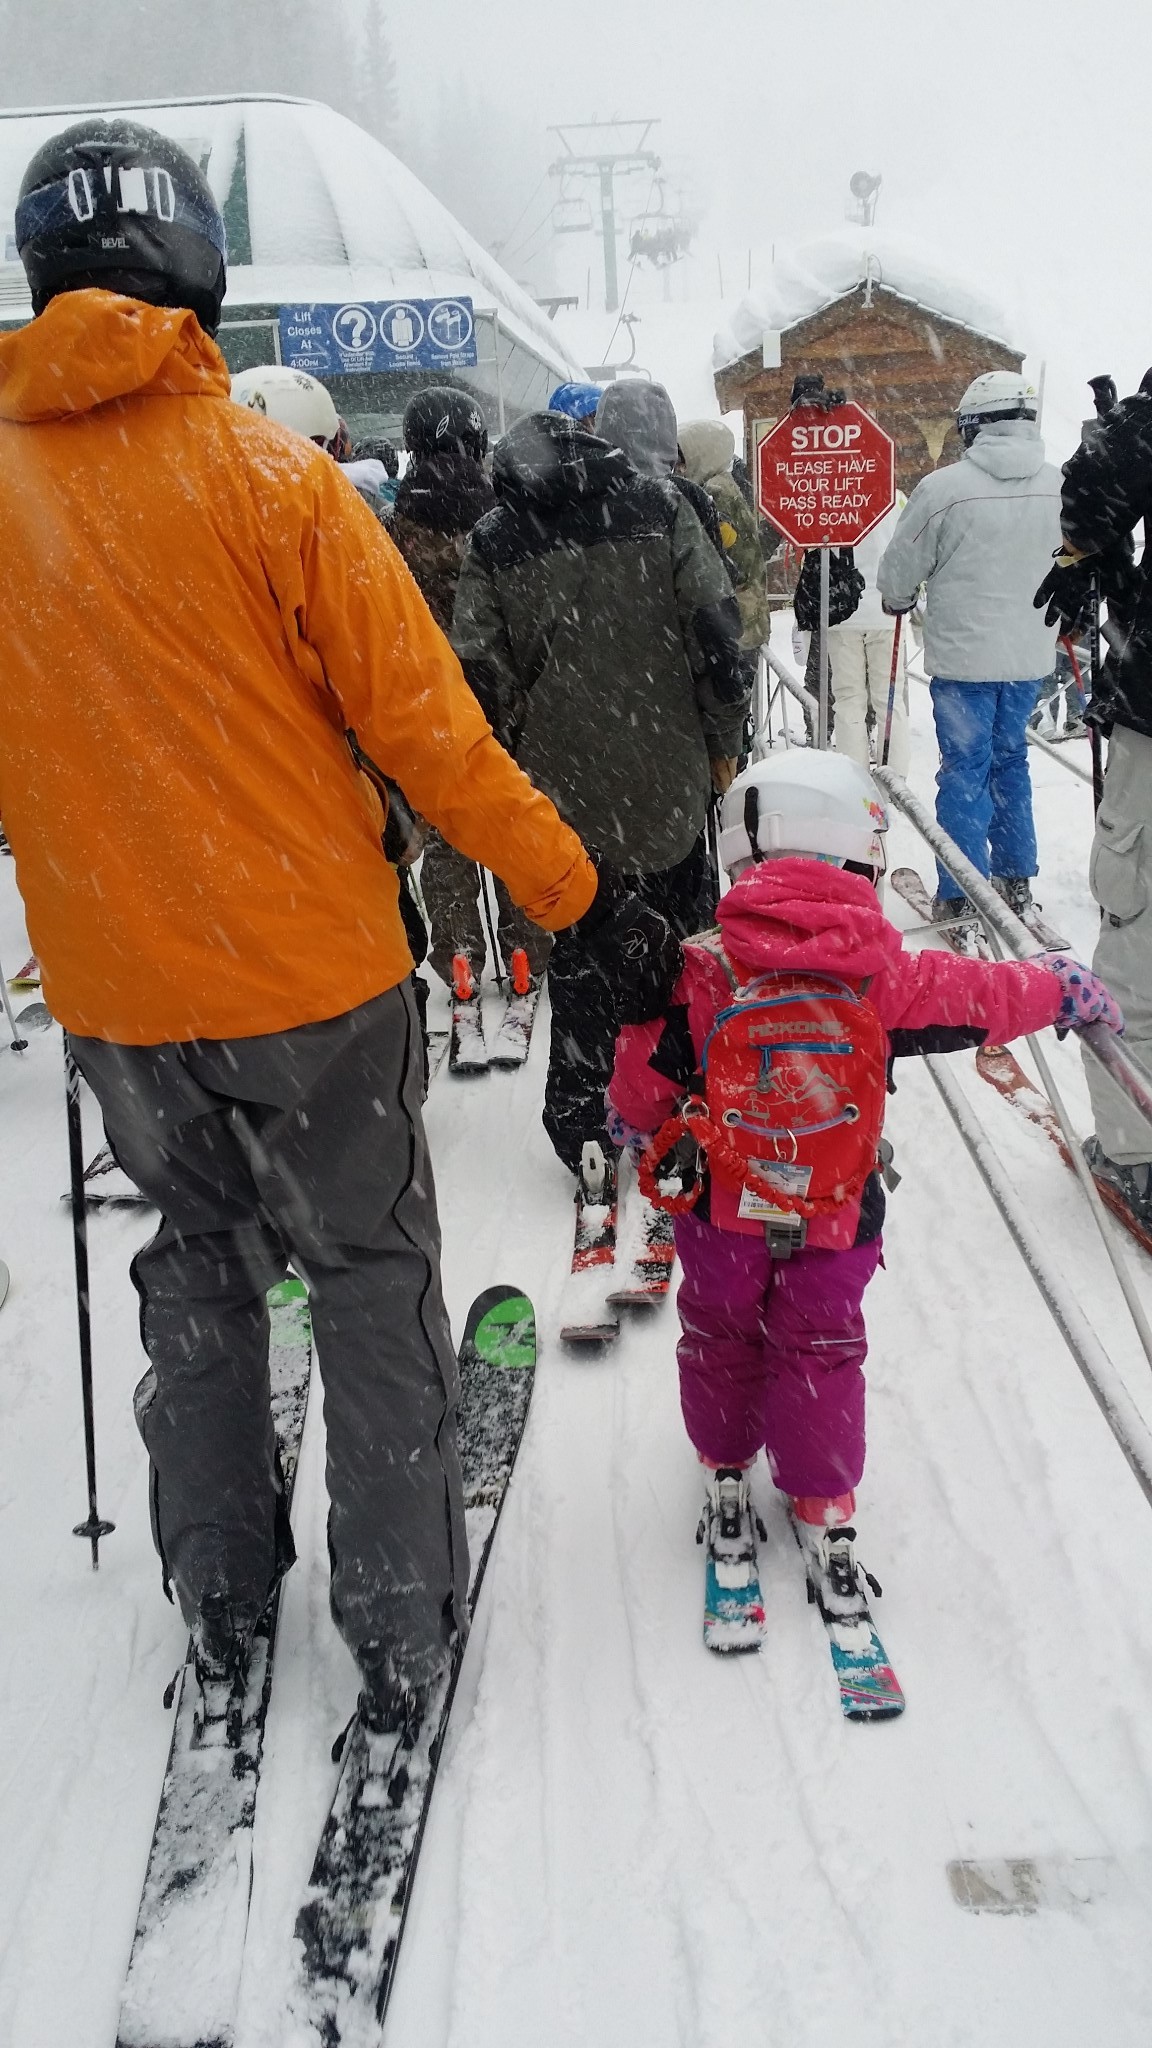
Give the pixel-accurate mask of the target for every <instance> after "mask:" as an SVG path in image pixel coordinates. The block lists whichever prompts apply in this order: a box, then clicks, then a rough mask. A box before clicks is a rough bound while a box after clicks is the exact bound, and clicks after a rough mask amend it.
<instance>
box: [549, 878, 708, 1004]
mask: <svg viewBox="0 0 1152 2048" xmlns="http://www.w3.org/2000/svg"><path fill="white" fill-rule="evenodd" d="M573 929H574V930H575V931H577V932H579V934H580V936H581V938H582V939H583V941H584V943H585V945H586V946H587V948H588V951H589V952H590V953H591V954H592V955H593V957H594V958H595V959H596V960H597V962H598V963H599V965H600V966H601V967H602V968H603V969H604V971H605V973H606V975H607V977H608V979H609V981H610V982H611V984H612V986H613V987H614V988H615V989H616V991H617V995H618V998H619V1006H618V1015H619V1019H620V1022H621V1023H622V1024H648V1023H650V1022H651V1021H652V1019H653V1018H654V1017H662V1016H663V1015H664V1012H665V1010H666V1009H667V1008H668V1005H669V1003H670V1002H671V1000H672V991H673V989H674V988H675V986H676V983H677V981H678V980H679V978H680V973H681V969H682V968H683V965H684V952H683V948H682V946H681V944H680V941H679V939H678V938H677V937H676V934H675V932H674V931H673V930H672V927H671V925H670V924H669V923H668V920H667V918H665V917H661V915H660V912H659V911H658V910H653V909H652V907H651V905H650V904H647V903H645V902H644V901H643V900H642V899H641V898H640V897H639V896H636V895H633V894H632V893H631V892H630V891H629V889H628V887H627V884H626V883H625V881H624V878H623V876H622V875H620V874H618V873H617V871H616V869H615V868H612V867H609V866H608V865H607V864H606V863H605V864H604V865H603V866H597V870H596V894H595V896H594V897H593V898H592V902H591V904H590V905H589V907H588V909H587V910H586V911H585V912H584V915H583V917H582V918H580V920H579V922H578V923H577V924H576V925H575V926H574V927H573Z"/></svg>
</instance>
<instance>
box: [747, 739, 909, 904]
mask: <svg viewBox="0 0 1152 2048" xmlns="http://www.w3.org/2000/svg"><path fill="white" fill-rule="evenodd" d="M887 830H888V813H887V811H886V810H885V808H884V805H883V803H882V802H881V799H880V792H879V790H878V789H877V787H876V784H875V783H874V782H873V780H872V777H871V776H870V775H869V773H868V771H867V769H865V768H861V767H860V765H859V763H858V762H856V761H850V760H849V759H848V756H847V755H846V754H834V753H823V752H820V751H818V750H817V749H816V748H815V747H790V748H785V749H783V750H782V751H781V752H780V753H776V754H770V755H769V756H768V759H767V760H766V761H757V762H756V764H755V766H754V767H752V768H746V769H745V770H744V773H743V774H742V775H738V776H737V777H736V780H735V781H734V782H733V783H732V784H731V785H730V787H729V789H728V790H727V791H726V793H725V796H724V800H723V802H722V803H721V805H720V841H719V851H720V858H721V860H722V861H723V863H724V866H725V868H726V869H727V871H728V873H729V874H731V872H732V870H733V868H734V867H736V866H737V865H738V864H739V863H740V862H741V861H749V860H753V861H757V860H765V859H767V858H769V857H770V856H771V855H774V854H785V853H817V854H823V855H824V856H825V858H826V859H829V860H832V861H834V862H835V863H836V866H837V867H843V865H844V863H845V861H849V860H851V861H858V862H859V863H860V865H861V866H862V867H870V868H873V869H874V870H875V871H876V872H877V874H882V873H883V871H884V838H883V835H884V833H885V832H887Z"/></svg>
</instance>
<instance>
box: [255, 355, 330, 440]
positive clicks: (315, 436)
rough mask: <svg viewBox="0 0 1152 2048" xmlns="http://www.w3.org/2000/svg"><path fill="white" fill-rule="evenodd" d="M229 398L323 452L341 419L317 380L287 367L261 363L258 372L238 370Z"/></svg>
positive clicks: (304, 372)
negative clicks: (312, 443)
mask: <svg viewBox="0 0 1152 2048" xmlns="http://www.w3.org/2000/svg"><path fill="white" fill-rule="evenodd" d="M232 396H233V398H234V399H235V401H236V404H237V405H246V406H247V407H248V408H249V410H250V411H251V412H260V413H263V414H264V415H265V417H266V418H267V419H270V420H278V421H279V423H280V425H281V426H282V427H291V429H292V432H293V433H294V434H303V436H304V439H305V440H306V441H318V442H319V443H320V445H321V447H323V448H327V447H329V444H330V443H331V442H332V441H333V440H335V438H336V436H337V435H338V434H339V431H340V418H339V415H338V413H337V411H336V407H335V405H334V404H333V402H332V398H331V396H330V394H329V393H328V392H327V391H326V390H325V388H324V386H323V384H321V382H320V380H319V378H318V377H310V376H309V374H308V372H307V370H290V369H289V368H288V366H287V364H286V363H264V364H263V365H261V367H260V368H259V369H255V370H241V371H239V372H238V374H237V375H236V376H235V377H233V379H232Z"/></svg>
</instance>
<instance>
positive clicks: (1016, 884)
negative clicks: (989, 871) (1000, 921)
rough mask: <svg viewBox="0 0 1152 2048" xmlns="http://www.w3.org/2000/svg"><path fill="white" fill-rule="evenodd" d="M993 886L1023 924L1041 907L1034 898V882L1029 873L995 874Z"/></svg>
mask: <svg viewBox="0 0 1152 2048" xmlns="http://www.w3.org/2000/svg"><path fill="white" fill-rule="evenodd" d="M992 887H993V888H994V889H995V891H996V894H997V895H998V896H1002V897H1003V898H1004V901H1005V903H1006V904H1007V905H1008V908H1009V910H1011V911H1014V912H1015V914H1016V916H1017V917H1018V918H1019V919H1020V921H1021V923H1022V924H1023V923H1026V922H1027V920H1028V918H1029V917H1031V916H1032V914H1033V913H1034V912H1035V911H1036V910H1037V909H1038V908H1039V905H1038V904H1036V903H1034V902H1033V900H1032V884H1031V882H1030V880H1029V878H1028V876H1027V875H993V877H992Z"/></svg>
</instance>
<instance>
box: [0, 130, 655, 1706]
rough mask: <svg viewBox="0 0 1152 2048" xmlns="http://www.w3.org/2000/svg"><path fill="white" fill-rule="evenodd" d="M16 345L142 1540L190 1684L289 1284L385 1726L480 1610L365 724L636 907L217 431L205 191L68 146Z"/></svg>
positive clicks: (225, 1621)
mask: <svg viewBox="0 0 1152 2048" xmlns="http://www.w3.org/2000/svg"><path fill="white" fill-rule="evenodd" d="M17 241H18V245H19V248H20V254H21V258H22V261H23V263H24V266H25V270H26V272H27V275H28V279H29V284H30V286H31V290H32V299H33V307H34V311H35V314H36V317H35V319H34V320H33V322H32V324H31V325H30V326H28V327H26V328H24V329H23V330H21V331H20V332H18V333H13V334H8V335H5V336H3V337H2V338H0V558H2V559H3V562H4V579H3V594H2V596H0V607H2V611H0V632H2V635H3V661H2V663H0V808H2V811H3V816H4V821H5V826H6V828H7V830H8V833H9V837H10V840H11V844H12V849H13V852H14V854H15V856H16V864H17V871H18V875H19V881H20V887H21V891H22V893H23V897H24V901H25V905H26V909H27V916H28V927H29V933H30V936H31V939H32V943H33V945H34V946H35V948H36V951H37V952H38V954H39V955H40V957H41V960H42V963H43V978H44V994H45V998H46V1000H47V1002H48V1004H49V1006H50V1007H51V1009H52V1012H53V1014H54V1015H55V1016H56V1017H57V1018H59V1019H60V1020H61V1022H62V1023H63V1024H64V1026H65V1028H66V1029H67V1031H68V1033H69V1036H70V1042H71V1046H72V1050H73V1053H74V1056H75V1058H76V1061H77V1063H78V1065H79V1067H80V1069H81V1071H82V1072H83V1074H84V1075H85V1077H86V1079H87V1080H88V1081H89V1083H90V1085H91V1086H92V1088H93V1090H94V1091H95V1093H96V1095H97V1097H98V1099H99V1102H100V1105H101V1109H102V1110H103V1114H104V1121H105V1126H106V1129H107V1132H108V1136H109V1138H110V1140H111V1143H112V1145H113V1147H114V1149H115V1152H116V1154H117V1156H118V1158H119V1159H120V1161H121V1163H122V1164H123V1165H124V1167H125V1168H126V1169H127V1170H128V1172H129V1173H130V1174H132V1176H133V1177H134V1178H135V1180H136V1181H137V1182H138V1183H139V1185H140V1186H141V1188H142V1189H143V1190H144V1192H145V1193H146V1194H147V1195H149V1196H150V1197H151V1199H152V1200H153V1201H154V1202H155V1203H156V1204H157V1206H158V1207H159V1209H160V1211H161V1215H162V1218H163V1220H162V1222H161V1225H160V1229H159V1231H158V1232H157V1235H156V1236H155V1237H154V1238H153V1239H152V1241H151V1242H150V1243H149V1244H148V1245H147V1246H146V1247H145V1248H144V1250H143V1251H142V1252H141V1253H140V1254H139V1256H138V1258H137V1259H136V1261H135V1265H134V1268H133V1277H134V1280H135V1284H136V1287H137V1290H138V1292H139V1294H140V1297H141V1303H142V1329H143V1335H144V1342H145V1346H146V1349H147V1352H148V1357H149V1362H150V1370H149V1372H148V1373H147V1374H146V1376H145V1379H144V1380H143V1381H142V1383H141V1386H140V1389H139V1390H138V1394H137V1413H138V1416H139V1419H140V1426H141V1431H142V1434H143V1437H144V1441H145V1444H146V1446H147V1449H148V1454H149V1458H150V1460H151V1465H152V1472H153V1486H154V1491H153V1503H154V1525H155V1534H156V1541H157V1546H158V1548H159V1550H160V1553H161V1558H162V1560H163V1564H164V1569H165V1577H166V1582H167V1580H168V1579H169V1578H170V1579H171V1581H172V1582H173V1583H174V1585H175V1588H176V1591H177V1594H178V1596H179V1600H180V1605H181V1608H182V1609H183V1612H184V1615H185V1617H186V1619H187V1621H188V1623H189V1626H190V1627H191V1628H192V1630H193V1634H194V1638H195V1642H196V1650H197V1670H198V1675H199V1678H200V1682H201V1684H202V1685H203V1686H204V1688H205V1689H206V1691H207V1690H208V1689H209V1688H215V1687H226V1686H229V1685H231V1684H232V1683H233V1682H234V1681H235V1678H236V1675H237V1673H242V1672H243V1670H244V1668H245V1660H246V1654H247V1644H248V1640H249V1637H250V1634H251V1631H252V1628H253V1626H254V1624H255V1622H256V1620H257V1619H258V1617H259V1615H260V1613H261V1611H262V1609H263V1607H264V1605H265V1603H266V1601H267V1599H268V1595H269V1591H270V1589H271V1587H272V1586H273V1585H274V1583H275V1580H276V1578H277V1576H278V1574H279V1572H280V1571H282V1570H283V1569H284V1568H285V1564H286V1562H290V1561H291V1549H290V1539H288V1541H287V1542H286V1541H285V1532H284V1529H283V1527H282V1526H281V1525H282V1522H283V1516H282V1500H281V1481H280V1476H279V1472H278V1466H277V1457H276V1448H275V1437H274V1433H273V1428H272V1420H271V1415H270V1409H269V1385H268V1357H267V1354H268V1319H267V1309H266V1305H265V1296H266V1291H267V1289H268V1287H269V1286H270V1285H271V1284H273V1283H274V1282H275V1281H277V1280H278V1279H280V1278H282V1277H283V1275H284V1274H285V1272H286V1270H287V1262H288V1260H289V1258H290V1259H291V1261H292V1263H293V1265H294V1266H295V1267H296V1268H297V1270H298V1271H299V1272H300V1273H301V1274H302V1275H303V1276H304V1277H305V1279H306V1281H307V1285H308V1290H309V1295H310V1301H311V1311H312V1321H313V1328H314V1331H315V1337H316V1344H317V1352H318V1356H319V1360H320V1366H321V1370H322V1372H323V1376H324V1382H325V1417H326V1423H327V1435H328V1484H329V1490H330V1494H331V1504H332V1511H331V1520H330V1538H331V1552H332V1609H333V1614H334V1617H335V1619H336V1621H337V1625H338V1626H339V1628H340V1629H341V1631H342V1633H343V1635H344V1638H345V1640H346V1641H347V1643H348V1645H349V1647H350V1648H351V1650H352V1652H353V1654H354V1655H355V1657H356V1659H357V1661H358V1664H359V1666H360V1671H361V1674H362V1685H363V1691H362V1694H361V1712H362V1715H363V1716H364V1719H365V1721H366V1722H367V1723H368V1724H369V1725H371V1726H376V1727H380V1728H388V1727H395V1726H397V1725H400V1723H401V1722H402V1721H403V1719H404V1717H405V1716H406V1715H408V1714H409V1713H410V1712H411V1709H412V1703H413V1697H414V1695H416V1694H418V1693H419V1692H420V1690H421V1689H422V1688H423V1687H425V1686H427V1685H429V1684H431V1683H432V1682H433V1680H434V1679H435V1677H436V1675H437V1673H438V1671H439V1670H440V1669H441V1668H442V1666H443V1662H444V1660H445V1658H446V1656H447V1655H448V1653H449V1647H450V1645H451V1642H452V1641H453V1639H454V1637H455V1635H456V1633H457V1631H458V1630H460V1629H462V1628H463V1627H464V1625H465V1622H466V1609H465V1601H466V1588H467V1550H466V1543H465V1535H464V1521H463V1513H462V1505H461V1486H460V1474H459V1467H458V1461H457V1453H456V1442H455V1394H456V1387H455V1360H454V1356H453V1350H452V1345H451V1340H450V1333H449V1329H448V1323H447V1318H446V1315H445V1311H444V1306H443V1302H442V1298H441V1291H440V1277H439V1252H440V1243H439V1230H438V1224H437V1217H436V1207H435V1196H434V1191H433V1186H432V1179H431V1174H430V1171H429V1164H428V1158H427V1152H426V1147H425V1139H424V1133H423V1128H422V1124H421V1117H420V1057H419V1030H418V1026H417V1021H416V1013H415V1005H414V1002H413V997H412V989H411V958H410V955H409V952H408V948H407V945H406V943H405V939H404V934H403V929H402V926H401V922H400V918H399V914H398V910H397V884H396V876H395V872H394V870H393V869H392V868H391V867H390V866H389V864H388V863H387V861H386V860H385V859H384V858H383V856H382V853H381V848H380V842H379V836H378V820H376V821H375V822H374V821H373V819H372V817H371V816H370V814H369V809H368V807H367V806H366V804H365V801H364V798H363V795H362V792H361V785H360V780H359V777H358V774H357V770H356V767H355V764H354V761H353V758H352V754H351V752H350V749H349V743H348V738H347V735H348V734H349V733H350V732H352V733H354V734H355V735H356V737H357V738H358V741H359V744H360V746H361V747H362V748H363V749H364V751H365V752H366V753H367V754H368V755H369V756H370V757H371V759H372V760H373V761H374V762H375V763H377V764H378V765H379V767H380V768H381V769H382V770H383V771H384V772H385V774H387V775H389V776H391V777H393V778H394V779H395V780H396V781H397V782H399V783H401V784H402V786H403V788H404V790H405V791H406V793H407V795H408V796H409V797H410V799H411V800H412V802H413V803H414V804H415V805H416V806H418V808H419V810H420V811H421V812H423V813H424V815H425V816H426V817H428V818H429V819H431V820H432V822H433V823H434V824H435V825H436V826H437V827H438V829H439V830H440V831H441V832H442V833H443V834H444V835H445V837H446V838H447V839H449V840H450V841H451V842H452V843H453V844H454V845H456V846H458V847H460V849H461V850H462V851H463V852H464V853H466V854H467V855H469V856H470V857H471V858H474V859H476V860H479V861H482V862H484V863H485V864H487V865H488V866H490V867H491V868H493V869H495V871H496V872H497V873H498V874H499V875H500V876H501V877H502V878H503V880H504V881H505V882H506V883H507V886H508V888H509V890H510V892H511V894H512V896H513V897H514V898H515V900H516V901H517V902H518V903H520V904H522V905H523V907H524V909H525V910H526V911H527V913H528V915H529V916H530V917H532V918H533V919H534V920H535V922H536V923H538V924H540V925H542V926H543V927H544V928H545V929H546V930H549V931H554V930H560V929H563V928H564V927H566V926H568V925H571V924H572V923H574V922H575V921H577V920H579V919H581V918H584V917H587V918H588V923H589V924H591V925H592V926H593V928H594V929H596V930H599V931H602V932H603V934H604V943H605V944H606V945H612V944H613V941H614V936H615V932H616V927H617V926H618V924H619V921H620V911H619V908H618V906H617V905H616V904H615V903H614V901H613V895H612V889H611V885H610V880H609V879H608V878H605V877H601V878H600V882H599V884H598V877H597V874H596V871H595V869H594V868H593V866H592V864H591V862H590V861H589V860H588V858H587V856H586V855H585V853H584V851H583V848H582V847H581V845H580V842H579V840H578V839H577V837H576V835H575V834H574V833H573V832H571V831H570V830H568V829H567V827H565V826H564V825H563V824H562V823H561V821H560V819H559V818H558V816H557V814H556V812H555V810H554V809H553V807H552V805H551V803H549V802H548V801H547V800H546V799H545V798H544V797H543V796H541V795H539V794H538V793H537V792H536V791H535V790H534V789H533V788H532V786H531V784H530V783H529V782H528V780H527V778H526V777H525V776H524V775H523V774H522V773H521V772H520V770H519V769H518V768H517V767H516V766H515V765H514V763H513V762H512V761H511V759H510V758H509V756H508V755H507V754H506V753H505V752H504V750H503V749H502V748H501V747H500V746H499V745H498V744H497V742H496V740H495V739H494V738H493V737H492V734H491V731H490V730H489V727H488V725H487V722H486V721H485V719H484V717H483V715H482V713H481V711H480V709H479V707H478V705H477V703H476V701H475V699H474V698H473V697H472V695H471V694H470V692H469V691H468V689H467V688H466V686H465V684H464V681H463V677H462V675H461V671H460V668H459V665H458V663H457V661H456V658H455V656H454V655H453V653H452V652H451V649H450V648H449V646H448V643H447V641H446V640H445V639H444V637H443V635H442V634H441V632H440V631H439V629H438V627H437V626H436V625H435V624H434V622H433V620H432V618H431V616H430V614H429V612H428V610H427V608H426V606H425V604H424V601H423V599H422V598H421V596H420V594H419V592H418V591H417V589H416V586H415V584H414V583H413V582H412V580H411V578H410V576H409V574H408V572H407V570H406V569H405V567H404V565H403V563H402V562H401V560H400V558H399V556H398V555H397V553H396V552H395V550H394V549H393V547H392V545H391V543H390V542H389V540H388V539H387V537H386V536H385V534H384V533H383V531H382V529H381V527H380V526H379V524H378V523H377V521H376V520H375V519H374V518H373V516H372V514H371V512H370V511H369V510H368V508H367V507H366V506H365V505H364V504H362V502H361V501H360V499H359V498H358V497H357V495H356V492H355V491H354V490H353V489H352V487H351V485H350V484H348V483H347V482H346V480H345V479H344V478H342V476H341V474H340V471H339V469H338V468H337V467H336V465H335V464H334V463H332V462H331V461H329V459H328V457H327V456H326V455H325V454H324V453H323V452H322V451H321V450H320V449H319V448H316V449H313V448H311V447H310V446H309V444H308V443H307V442H306V441H304V440H302V439H301V438H300V437H298V436H297V435H294V434H291V433H289V432H287V431H286V430H285V429H284V428H282V427H279V426H276V425H275V424H274V423H272V422H271V421H267V420H264V419H262V418H260V417H259V416H258V414H256V413H254V412H251V411H248V410H246V409H245V408H243V407H240V406H237V405H234V404H232V402H231V400H230V397H229V377H228V371H227V368H226V366H225V363H224V360H223V357H222V356H221V355H220V352H219V350H218V349H217V347H216V345H215V343H214V341H213V340H211V339H210V336H211V335H212V334H214V332H215V330H216V326H217V324H218V320H219V313H220V304H221V300H222V297H223V292H224V282H225V277H224V254H225V243H224V232H223V225H222V222H221V219H220V215H219V212H218V209H217V207H216V204H215V201H214V199H213V196H212V193H211V191H210V189H209V187H208V185H207V183H206V181H205V179H204V178H203V177H202V176H201V174H200V172H199V171H198V169H197V167H196V166H195V164H193V163H192V161H191V160H190V158H188V157H187V156H186V155H185V153H184V152H183V151H182V150H180V149H178V148H177V147H176V146H175V145H174V144H173V143H171V142H169V141H167V140H166V139H165V138H163V137H161V136H159V135H157V134H155V133H154V132H153V131H152V130H150V129H146V128H141V127H139V126H138V125H136V124H134V123H130V122H126V121H113V122H103V121H100V120H95V119H89V120H88V121H86V122H84V123H81V124H80V125H79V126H78V127H74V128H71V129H69V130H67V131H66V132H65V133H64V134H62V135H59V136H57V137H55V138H54V139H53V140H52V141H51V142H49V143H47V144H46V145H45V146H44V148H43V149H42V150H41V151H40V152H39V153H38V154H37V156H36V157H35V158H34V159H33V162H32V163H31V165H30V166H29V168H28V171H27V173H26V175H25V178H24V182H23V186H22V189H21V198H20V204H19V209H18V216H17Z"/></svg>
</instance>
